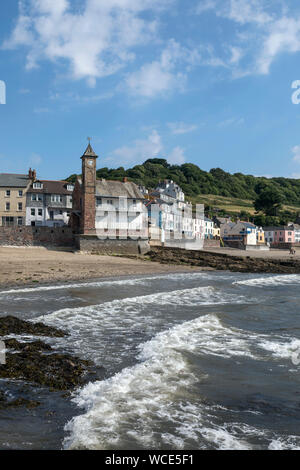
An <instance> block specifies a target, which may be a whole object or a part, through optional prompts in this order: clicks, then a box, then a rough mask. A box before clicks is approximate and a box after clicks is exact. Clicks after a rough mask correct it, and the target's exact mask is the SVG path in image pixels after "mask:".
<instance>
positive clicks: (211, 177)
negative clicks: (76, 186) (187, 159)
mask: <svg viewBox="0 0 300 470" xmlns="http://www.w3.org/2000/svg"><path fill="white" fill-rule="evenodd" d="M97 177H98V178H105V179H112V180H116V179H117V180H122V178H124V177H127V178H128V179H129V181H134V182H135V183H137V184H142V185H144V186H146V187H147V188H148V189H152V188H155V187H156V185H157V183H158V182H159V181H160V180H164V179H171V180H173V181H175V182H176V183H178V184H179V185H180V186H181V187H182V189H183V191H184V192H185V194H186V196H187V198H188V199H189V198H190V199H191V200H194V201H196V200H197V202H198V201H199V199H201V198H200V196H202V199H204V197H203V196H205V195H209V196H210V197H211V195H215V196H219V197H221V198H234V199H239V200H240V202H241V204H239V203H238V204H236V203H235V202H234V201H232V204H231V205H233V206H234V205H235V206H238V207H239V206H245V210H247V209H249V208H251V205H252V204H251V201H254V200H255V199H256V198H257V196H258V195H259V194H260V193H261V192H262V191H264V190H265V189H266V188H268V187H271V188H272V189H275V190H276V191H277V192H278V193H279V194H280V196H281V198H282V203H283V204H284V205H285V206H295V211H297V209H298V208H299V207H300V180H299V179H291V178H264V177H255V176H252V175H244V174H242V173H235V174H233V175H231V174H230V173H226V172H225V171H223V170H221V169H220V168H213V169H212V170H210V171H209V172H207V171H203V170H201V169H200V168H199V167H198V166H197V165H194V164H192V163H185V164H183V165H180V166H179V165H170V164H169V163H168V162H167V160H165V159H162V158H153V159H150V160H147V161H146V162H145V163H143V164H142V165H136V166H134V167H133V168H130V169H128V170H125V169H124V168H123V167H120V168H117V169H109V168H101V169H99V170H97ZM75 178H76V175H72V176H71V177H70V178H69V181H74V180H75ZM245 201H246V202H245ZM203 202H204V201H203ZM215 205H217V204H215Z"/></svg>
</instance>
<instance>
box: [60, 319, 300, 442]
mask: <svg viewBox="0 0 300 470" xmlns="http://www.w3.org/2000/svg"><path fill="white" fill-rule="evenodd" d="M250 339H251V338H250ZM252 340H254V336H253V338H252ZM249 346H250V341H249V334H248V333H247V332H243V331H240V330H233V329H230V328H227V327H225V326H223V325H222V323H221V322H220V320H219V319H218V317H217V316H216V315H214V314H209V315H204V316H202V317H200V318H197V319H195V320H192V321H189V322H185V323H183V324H181V325H177V326H175V327H173V328H171V329H169V330H166V331H163V332H161V333H159V334H157V335H156V336H155V337H154V338H153V339H151V340H150V341H148V342H146V343H144V344H141V345H139V347H138V360H139V361H140V362H139V363H138V364H136V365H135V366H133V367H127V368H125V369H123V370H122V371H121V372H119V373H118V374H116V375H114V376H113V377H111V378H109V379H107V380H105V381H102V382H95V383H89V384H88V385H87V386H86V387H84V388H83V389H82V390H81V391H79V393H78V394H77V395H76V396H75V397H74V399H73V400H74V402H75V403H76V404H77V405H78V406H79V407H80V408H82V409H84V411H85V413H84V414H82V415H80V416H77V417H75V418H73V419H72V420H71V421H70V422H69V423H68V424H67V425H66V427H65V430H66V432H67V433H68V437H66V438H65V441H64V447H65V448H66V449H106V450H110V449H116V448H118V449H128V448H129V449H130V448H131V449H133V448H145V449H147V448H157V449H160V448H163V449H166V448H177V449H188V448H190V449H195V448H203V449H208V448H215V449H221V450H225V449H236V450H242V449H252V448H253V447H254V446H253V444H252V442H253V441H254V440H257V439H260V440H262V441H263V440H264V441H266V442H267V446H268V445H270V448H276V447H279V448H281V446H283V448H289V445H295V446H296V445H300V439H299V438H295V439H293V438H292V437H291V436H287V437H286V438H282V437H279V436H276V435H275V434H274V433H270V432H269V431H265V430H261V429H257V428H255V427H253V426H249V425H247V424H244V423H232V422H231V423H223V424H218V421H219V420H218V413H219V409H218V407H214V406H207V405H206V404H205V402H202V401H201V398H200V397H199V392H198V391H197V389H196V387H195V386H196V384H197V383H198V384H199V382H201V381H205V380H206V379H207V375H205V374H204V373H203V374H202V375H201V374H200V375H199V372H198V373H197V374H196V373H195V371H194V370H193V365H192V363H191V361H190V360H189V354H197V355H198V356H199V355H203V356H207V355H214V356H218V355H219V356H222V357H227V358H228V357H238V356H240V357H243V356H248V357H250V358H252V359H255V357H254V356H253V354H252V353H251V351H250V349H249ZM249 413H250V412H249ZM162 429H164V431H162ZM166 429H167V430H168V431H166ZM289 442H290V444H289ZM284 446H285V447H284Z"/></svg>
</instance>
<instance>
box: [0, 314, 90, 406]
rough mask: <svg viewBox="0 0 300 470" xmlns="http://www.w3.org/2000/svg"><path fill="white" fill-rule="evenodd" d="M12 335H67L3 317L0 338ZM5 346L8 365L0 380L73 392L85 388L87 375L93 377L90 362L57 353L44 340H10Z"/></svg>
mask: <svg viewBox="0 0 300 470" xmlns="http://www.w3.org/2000/svg"><path fill="white" fill-rule="evenodd" d="M10 334H18V335H22V334H26V335H27V334H30V335H42V336H50V337H63V336H65V334H66V333H65V332H64V331H61V330H57V329H55V328H52V327H50V326H47V325H44V324H43V323H31V322H26V321H23V320H19V319H18V318H15V317H4V318H0V339H1V336H7V335H10ZM5 346H6V349H7V350H8V351H9V352H7V353H6V363H5V364H3V365H0V378H3V379H12V380H24V381H26V382H29V383H31V384H35V385H40V386H44V387H49V388H50V389H51V390H71V389H73V388H74V387H76V386H79V385H83V384H84V383H85V379H86V378H87V377H88V374H90V375H91V374H92V371H91V370H90V369H91V366H92V363H91V362H89V361H84V360H81V359H79V358H78V357H75V356H72V355H70V354H64V353H54V352H52V351H53V349H52V347H51V346H49V345H48V344H46V343H44V342H43V341H41V340H38V341H32V342H26V343H21V342H20V341H17V340H16V339H7V340H5ZM16 351H17V352H16ZM0 401H1V396H0ZM24 404H25V402H24ZM18 406H21V402H20V403H19V405H18ZM25 406H26V405H25Z"/></svg>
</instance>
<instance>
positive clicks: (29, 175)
mask: <svg viewBox="0 0 300 470" xmlns="http://www.w3.org/2000/svg"><path fill="white" fill-rule="evenodd" d="M28 178H29V179H30V180H32V169H31V168H29V172H28Z"/></svg>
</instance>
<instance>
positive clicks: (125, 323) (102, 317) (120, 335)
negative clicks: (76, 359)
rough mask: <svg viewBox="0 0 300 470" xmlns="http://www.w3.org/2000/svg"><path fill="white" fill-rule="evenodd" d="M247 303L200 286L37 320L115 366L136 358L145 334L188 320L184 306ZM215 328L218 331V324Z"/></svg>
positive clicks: (67, 342) (75, 346)
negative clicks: (181, 317) (64, 334)
mask: <svg viewBox="0 0 300 470" xmlns="http://www.w3.org/2000/svg"><path fill="white" fill-rule="evenodd" d="M246 302H247V300H246V299H245V298H244V297H243V296H238V295H236V294H227V293H224V292H222V291H218V290H216V289H213V288H212V287H197V288H194V289H182V290H178V291H172V292H160V293H156V294H151V295H146V296H141V297H131V298H126V299H121V300H114V301H112V302H105V303H103V304H100V305H95V306H88V307H80V308H76V309H71V308H67V309H63V310H59V311H57V312H54V313H52V314H50V315H45V316H42V317H39V318H36V319H35V320H34V321H35V322H36V321H43V322H44V323H46V324H49V325H53V326H56V327H57V328H62V329H64V330H66V329H67V330H68V331H69V332H70V337H66V338H62V339H57V340H55V341H56V344H58V345H59V344H61V345H62V346H63V347H67V348H70V349H71V350H72V351H74V352H76V353H77V354H79V355H81V356H82V357H84V358H89V359H92V360H93V361H95V362H96V363H97V364H99V365H101V364H102V362H103V359H105V363H106V364H108V366H110V367H111V366H115V365H117V364H119V363H120V362H122V360H123V359H124V358H126V359H128V357H132V358H134V357H135V356H134V355H135V346H136V345H137V344H139V343H140V342H141V341H142V339H143V338H145V336H146V337H149V338H151V337H153V336H154V335H155V334H156V333H157V331H161V330H163V329H165V328H167V327H168V326H172V325H174V324H176V323H178V322H179V321H181V322H182V321H184V320H182V319H180V317H179V318H178V316H177V315H175V314H174V313H175V311H177V310H179V309H180V308H181V307H183V306H189V307H197V306H201V305H223V304H227V303H229V304H231V303H241V304H242V303H246ZM149 307H150V308H151V313H150V312H149ZM166 307H168V308H167V311H166ZM162 309H164V310H163V312H162ZM179 312H181V309H180V311H179ZM211 329H212V330H215V329H214V327H212V328H211ZM215 331H216V330H215ZM128 332H130V333H128ZM202 334H204V332H202ZM116 344H118V346H119V347H118V348H116ZM215 347H216V349H217V350H218V351H220V350H221V348H220V343H219V344H215ZM211 349H212V348H211Z"/></svg>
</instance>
